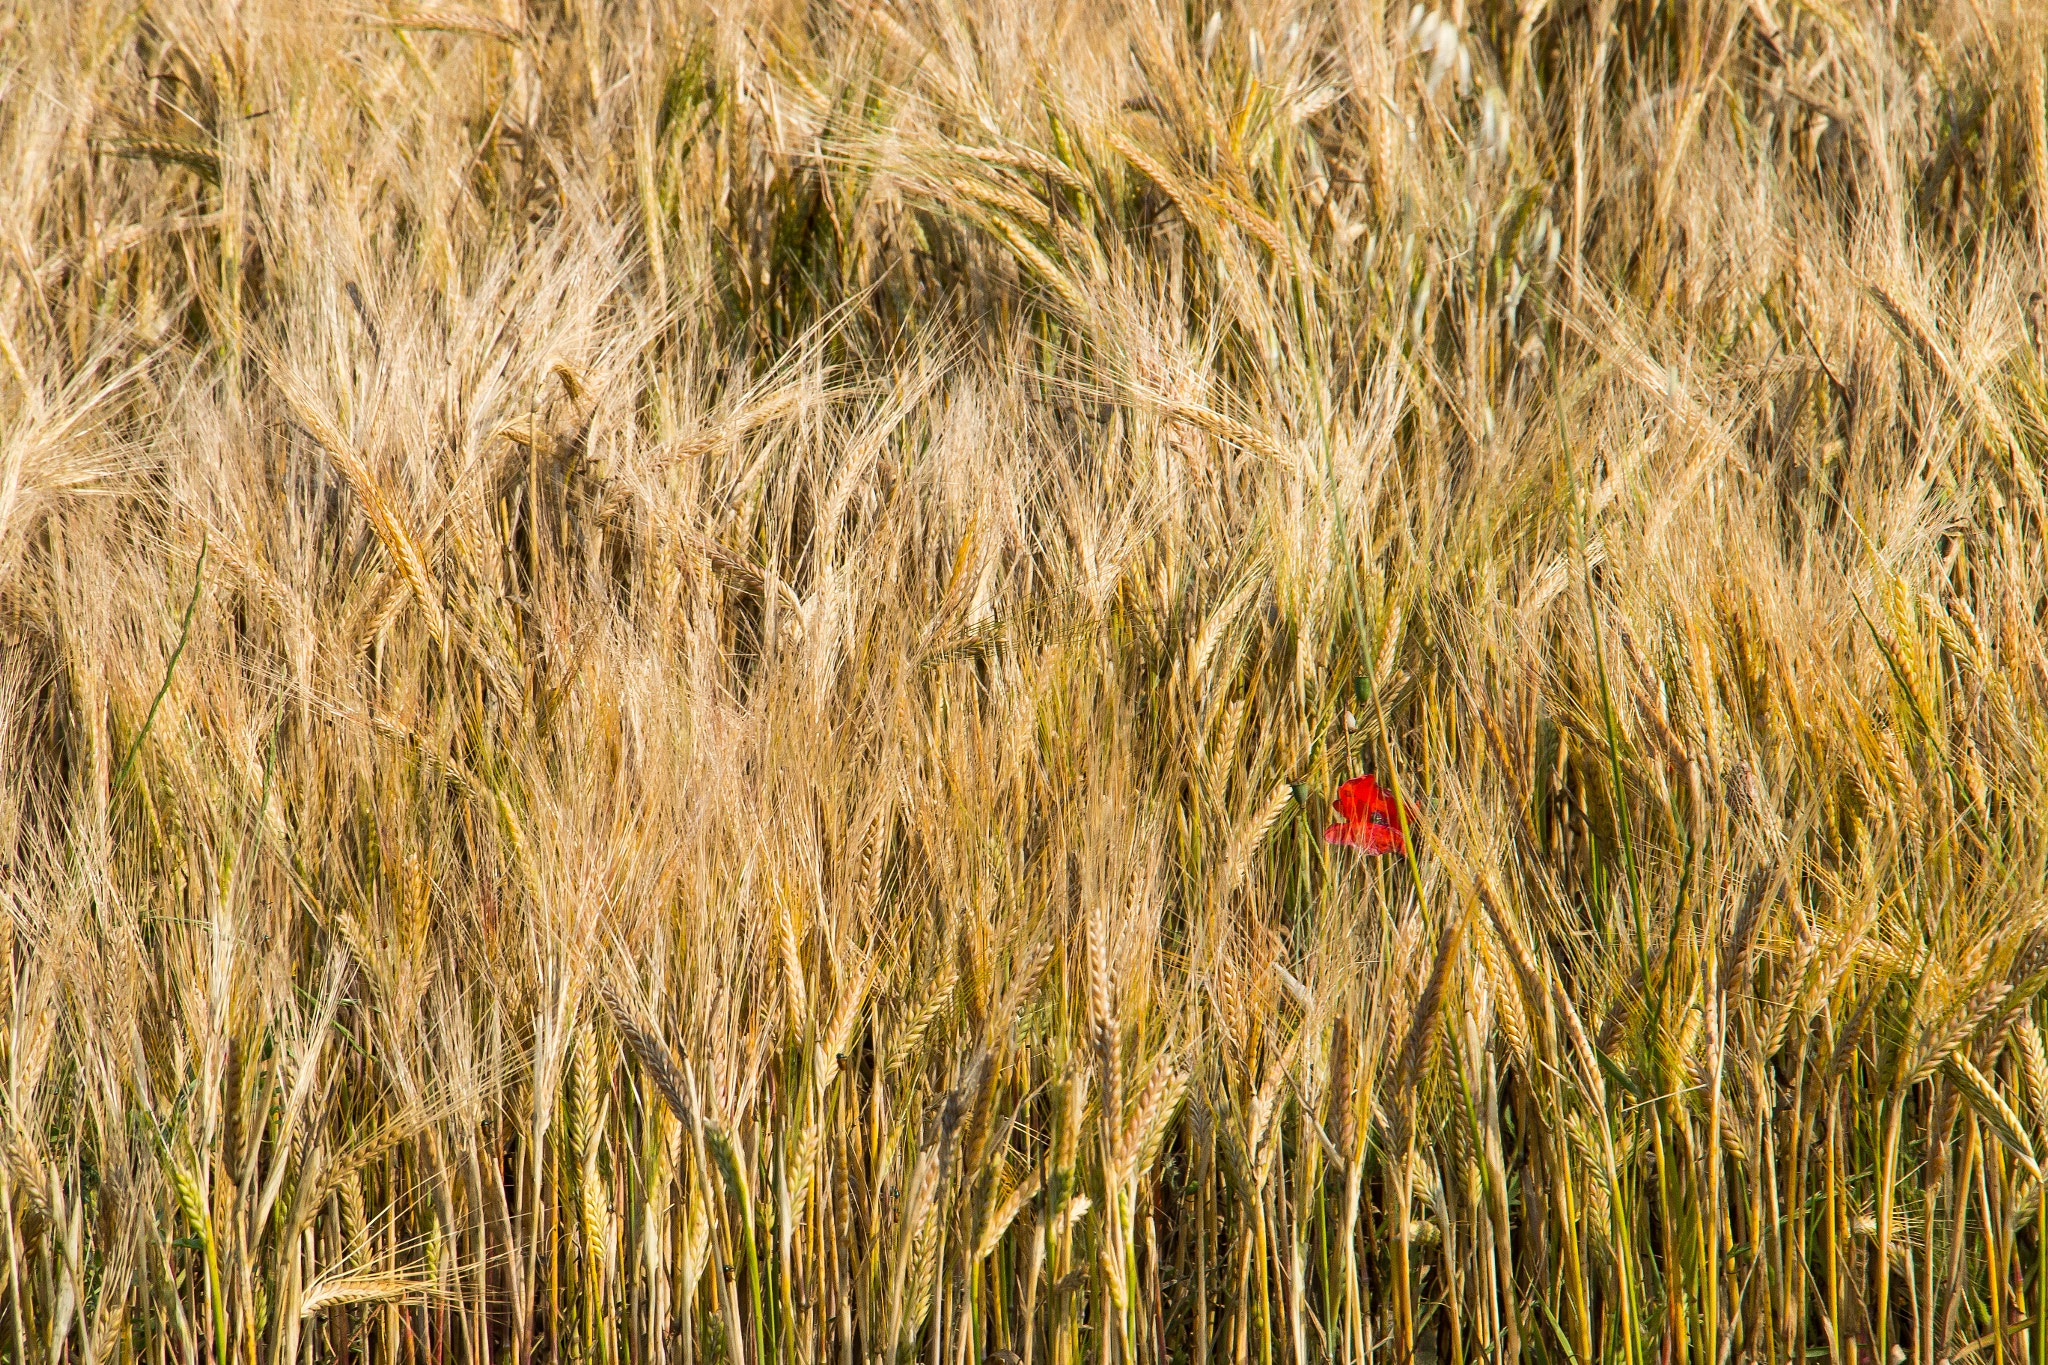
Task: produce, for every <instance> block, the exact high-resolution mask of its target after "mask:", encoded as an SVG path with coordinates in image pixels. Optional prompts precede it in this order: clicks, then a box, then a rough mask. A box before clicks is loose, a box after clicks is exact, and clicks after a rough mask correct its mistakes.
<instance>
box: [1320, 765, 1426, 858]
mask: <svg viewBox="0 0 2048 1365" xmlns="http://www.w3.org/2000/svg"><path fill="white" fill-rule="evenodd" d="M1336 807H1337V816H1338V823H1337V824H1334V825H1331V826H1330V827H1329V828H1328V829H1326V830H1324V831H1323V838H1324V839H1325V840H1327V841H1328V842H1330V843H1333V844H1348V845H1350V846H1351V847H1352V848H1355V849H1358V850H1360V851H1361V852H1364V853H1368V854H1374V855H1377V854H1381V853H1396V854H1403V853H1406V852H1407V851H1408V844H1407V841H1406V840H1405V839H1403V838H1402V837H1401V814H1400V807H1399V806H1398V805H1396V804H1395V801H1394V798H1393V796H1392V794H1391V793H1389V792H1386V791H1384V790H1382V789H1381V787H1380V784H1379V782H1378V780H1377V779H1375V778H1374V777H1373V775H1372V774H1371V773H1367V774H1366V775H1365V776H1364V777H1354V778H1352V779H1351V780H1350V781H1349V782H1346V783H1345V784H1344V785H1343V786H1341V787H1339V788H1337V800H1336ZM1408 819H1409V821H1410V822H1411V823H1413V821H1414V819H1415V808H1414V807H1413V806H1410V807H1409V808H1408Z"/></svg>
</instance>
